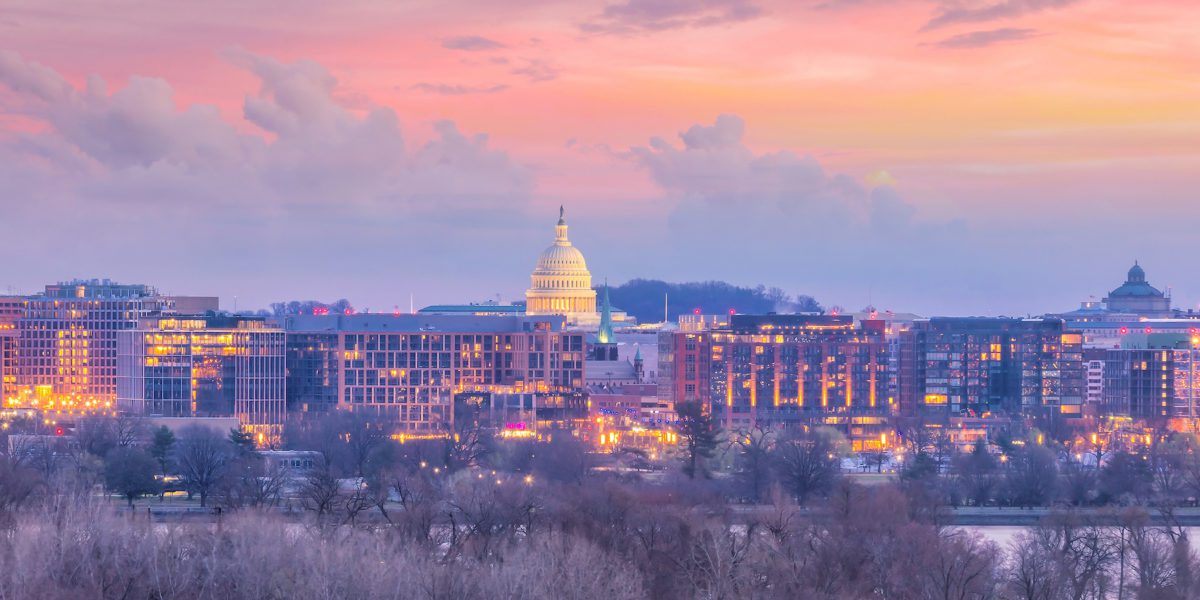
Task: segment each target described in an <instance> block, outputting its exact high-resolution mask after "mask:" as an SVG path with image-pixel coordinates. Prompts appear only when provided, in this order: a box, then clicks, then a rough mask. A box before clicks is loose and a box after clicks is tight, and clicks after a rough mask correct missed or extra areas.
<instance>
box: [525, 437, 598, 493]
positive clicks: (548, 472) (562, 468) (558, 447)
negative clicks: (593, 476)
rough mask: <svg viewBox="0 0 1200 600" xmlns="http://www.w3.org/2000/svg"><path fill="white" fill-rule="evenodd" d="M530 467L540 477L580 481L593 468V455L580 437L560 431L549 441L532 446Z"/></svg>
mask: <svg viewBox="0 0 1200 600" xmlns="http://www.w3.org/2000/svg"><path fill="white" fill-rule="evenodd" d="M530 449H531V450H532V452H533V454H532V456H530V468H531V470H532V471H533V472H534V473H536V474H537V476H538V477H539V478H543V479H545V480H547V481H555V482H559V483H580V482H582V481H583V478H584V477H586V476H587V474H588V470H589V469H591V467H592V465H591V456H590V455H589V454H588V452H587V448H586V447H585V446H584V444H583V442H581V441H579V438H577V437H575V436H573V435H570V434H567V433H560V434H557V435H555V436H554V437H553V438H551V439H550V441H549V442H546V443H540V444H534V445H532V446H531V447H530Z"/></svg>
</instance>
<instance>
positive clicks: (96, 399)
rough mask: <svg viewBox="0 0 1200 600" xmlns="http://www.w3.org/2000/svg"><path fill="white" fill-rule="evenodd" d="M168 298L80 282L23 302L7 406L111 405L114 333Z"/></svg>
mask: <svg viewBox="0 0 1200 600" xmlns="http://www.w3.org/2000/svg"><path fill="white" fill-rule="evenodd" d="M170 307H171V301H170V299H168V298H164V297H161V296H159V295H158V294H157V292H156V291H155V290H154V289H153V288H151V287H149V286H145V285H122V284H117V283H113V282H111V281H108V280H88V281H84V280H76V281H70V282H66V283H60V284H55V285H48V286H46V289H45V291H44V292H43V293H42V294H39V295H36V296H30V297H27V298H24V299H22V301H21V314H20V317H19V318H18V319H17V320H16V329H17V340H16V345H17V348H16V374H15V381H14V384H15V385H14V386H13V389H12V390H11V391H7V390H6V392H5V404H6V405H8V406H19V407H32V408H38V409H41V410H49V411H65V412H76V411H79V412H93V411H100V412H103V411H109V410H112V409H113V407H114V404H115V401H116V397H117V335H118V333H119V332H121V331H125V330H129V329H133V328H134V327H136V326H137V323H138V319H139V318H141V317H144V316H148V315H152V314H159V313H161V312H163V311H166V310H169V309H170Z"/></svg>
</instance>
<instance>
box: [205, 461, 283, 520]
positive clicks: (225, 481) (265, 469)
mask: <svg viewBox="0 0 1200 600" xmlns="http://www.w3.org/2000/svg"><path fill="white" fill-rule="evenodd" d="M287 481H288V471H287V468H286V467H284V466H283V465H281V464H278V463H276V464H274V465H270V466H268V465H267V461H266V460H264V459H263V457H262V456H259V455H258V454H249V455H245V456H239V457H237V458H235V459H234V460H233V461H232V462H230V463H229V468H228V469H226V472H225V476H224V477H223V478H222V479H221V482H220V484H219V485H218V486H217V490H216V493H217V501H218V502H220V503H221V505H222V506H225V507H227V508H243V507H250V508H261V507H270V506H275V505H276V504H279V500H280V497H281V495H282V493H283V488H284V486H285V485H286V484H287Z"/></svg>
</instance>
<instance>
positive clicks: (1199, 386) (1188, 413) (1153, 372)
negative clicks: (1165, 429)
mask: <svg viewBox="0 0 1200 600" xmlns="http://www.w3.org/2000/svg"><path fill="white" fill-rule="evenodd" d="M1104 353H1105V360H1104V389H1103V398H1104V410H1105V411H1106V412H1107V413H1108V414H1111V415H1116V416H1122V417H1130V418H1133V419H1139V420H1144V421H1147V422H1150V423H1156V424H1162V423H1163V422H1170V424H1172V425H1173V426H1176V427H1177V428H1179V429H1184V430H1188V431H1195V430H1196V429H1197V428H1196V425H1197V419H1200V406H1197V403H1198V402H1200V336H1196V335H1181V334H1152V335H1149V336H1146V337H1142V338H1137V339H1131V340H1128V342H1127V345H1126V347H1123V348H1110V349H1107V350H1104Z"/></svg>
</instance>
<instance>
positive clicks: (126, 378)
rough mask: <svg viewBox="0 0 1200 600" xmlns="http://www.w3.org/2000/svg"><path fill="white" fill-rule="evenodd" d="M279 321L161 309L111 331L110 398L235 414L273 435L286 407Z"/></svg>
mask: <svg viewBox="0 0 1200 600" xmlns="http://www.w3.org/2000/svg"><path fill="white" fill-rule="evenodd" d="M284 375H285V371H284V332H283V329H282V328H280V327H278V326H274V325H271V324H268V323H266V322H265V321H264V320H263V319H262V318H256V317H226V316H204V317H201V316H162V317H147V318H142V319H139V322H138V326H137V327H136V328H135V329H132V330H128V331H121V332H119V333H118V335H117V406H118V407H119V409H120V410H122V411H125V412H128V413H131V414H136V415H143V416H148V417H236V418H237V419H238V422H239V423H240V424H241V426H242V427H243V428H244V429H245V430H247V431H249V432H251V433H252V434H254V436H255V439H256V440H257V441H258V442H259V443H260V444H269V443H274V442H277V441H278V440H279V438H280V435H281V434H282V429H283V422H284V417H285V410H286V404H285V403H286V396H285V377H284Z"/></svg>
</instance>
